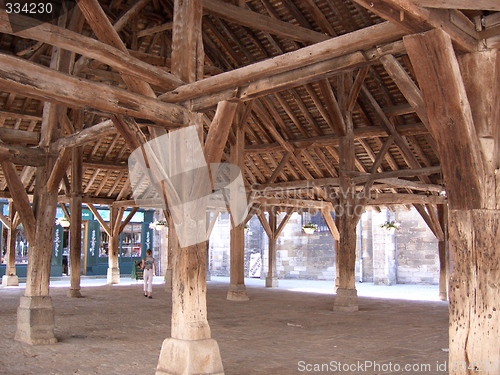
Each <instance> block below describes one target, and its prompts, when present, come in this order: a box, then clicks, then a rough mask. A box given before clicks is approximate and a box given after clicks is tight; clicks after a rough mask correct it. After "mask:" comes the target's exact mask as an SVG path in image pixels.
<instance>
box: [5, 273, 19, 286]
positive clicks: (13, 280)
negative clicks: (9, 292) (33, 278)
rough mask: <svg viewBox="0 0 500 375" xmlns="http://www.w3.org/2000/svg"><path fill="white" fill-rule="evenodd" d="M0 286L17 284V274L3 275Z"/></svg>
mask: <svg viewBox="0 0 500 375" xmlns="http://www.w3.org/2000/svg"><path fill="white" fill-rule="evenodd" d="M2 286H19V277H17V275H3V276H2Z"/></svg>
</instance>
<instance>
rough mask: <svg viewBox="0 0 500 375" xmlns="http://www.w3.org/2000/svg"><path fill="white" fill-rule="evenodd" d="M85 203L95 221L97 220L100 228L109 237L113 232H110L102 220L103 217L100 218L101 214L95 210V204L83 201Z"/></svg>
mask: <svg viewBox="0 0 500 375" xmlns="http://www.w3.org/2000/svg"><path fill="white" fill-rule="evenodd" d="M85 204H86V205H87V207H88V208H89V210H90V211H92V213H93V214H94V216H95V218H96V219H97V221H98V222H99V224H101V227H102V229H104V231H105V232H106V234H107V235H108V236H110V237H111V236H112V235H113V233H112V232H111V228H110V226H109V225H108V224H107V223H106V222H105V221H104V219H103V218H102V216H101V214H100V213H99V212H98V211H97V208H95V206H94V205H93V204H91V203H85ZM110 209H111V208H110Z"/></svg>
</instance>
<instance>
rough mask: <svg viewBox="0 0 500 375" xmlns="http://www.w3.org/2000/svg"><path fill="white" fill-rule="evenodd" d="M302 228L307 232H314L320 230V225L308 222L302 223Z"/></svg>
mask: <svg viewBox="0 0 500 375" xmlns="http://www.w3.org/2000/svg"><path fill="white" fill-rule="evenodd" d="M302 230H303V231H304V233H306V234H313V233H314V232H316V230H318V225H317V224H313V223H311V222H309V223H307V224H303V225H302Z"/></svg>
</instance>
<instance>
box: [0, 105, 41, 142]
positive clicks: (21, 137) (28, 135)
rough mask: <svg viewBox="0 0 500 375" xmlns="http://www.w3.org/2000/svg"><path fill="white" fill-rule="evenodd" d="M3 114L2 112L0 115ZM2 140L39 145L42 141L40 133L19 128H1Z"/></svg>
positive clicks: (0, 137) (0, 138) (0, 135)
mask: <svg viewBox="0 0 500 375" xmlns="http://www.w3.org/2000/svg"><path fill="white" fill-rule="evenodd" d="M1 115H2V114H1V113H0V116H1ZM0 140H2V142H6V143H10V144H12V143H17V144H23V145H26V144H28V145H37V144H38V142H39V141H40V133H36V132H30V131H26V130H19V129H9V128H0Z"/></svg>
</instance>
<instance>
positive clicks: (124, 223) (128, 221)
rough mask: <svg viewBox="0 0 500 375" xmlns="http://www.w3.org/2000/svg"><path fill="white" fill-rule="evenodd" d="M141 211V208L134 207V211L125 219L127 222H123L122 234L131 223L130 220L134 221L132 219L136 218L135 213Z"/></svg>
mask: <svg viewBox="0 0 500 375" xmlns="http://www.w3.org/2000/svg"><path fill="white" fill-rule="evenodd" d="M137 211H139V207H133V208H132V211H130V212H129V213H128V215H127V217H126V218H125V220H123V221H122V222H121V224H120V233H121V232H123V230H124V229H125V227H126V225H127V224H128V223H130V220H132V218H133V217H134V215H135V213H136V212H137Z"/></svg>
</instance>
